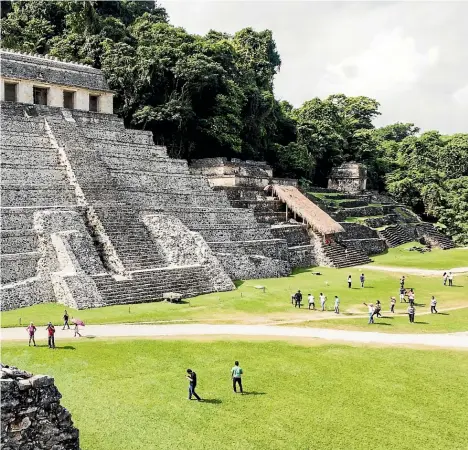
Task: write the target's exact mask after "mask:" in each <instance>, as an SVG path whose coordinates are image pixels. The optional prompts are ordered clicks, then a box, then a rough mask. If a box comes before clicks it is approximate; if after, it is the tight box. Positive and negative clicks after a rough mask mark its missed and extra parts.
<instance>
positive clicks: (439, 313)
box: [436, 312, 450, 316]
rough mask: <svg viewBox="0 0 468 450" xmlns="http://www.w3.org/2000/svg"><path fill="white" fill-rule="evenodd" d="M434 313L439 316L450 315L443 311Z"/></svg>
mask: <svg viewBox="0 0 468 450" xmlns="http://www.w3.org/2000/svg"><path fill="white" fill-rule="evenodd" d="M436 314H438V315H439V316H450V314H449V313H444V312H438V313H436Z"/></svg>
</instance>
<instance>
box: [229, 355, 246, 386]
mask: <svg viewBox="0 0 468 450" xmlns="http://www.w3.org/2000/svg"><path fill="white" fill-rule="evenodd" d="M243 373H244V371H243V370H242V369H241V368H240V367H239V361H236V362H235V363H234V367H233V368H232V369H231V378H232V389H233V390H234V393H236V394H237V389H236V386H237V385H239V389H240V393H241V394H243V393H244V391H243V389H242V375H243Z"/></svg>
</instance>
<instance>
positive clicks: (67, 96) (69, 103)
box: [63, 91, 75, 109]
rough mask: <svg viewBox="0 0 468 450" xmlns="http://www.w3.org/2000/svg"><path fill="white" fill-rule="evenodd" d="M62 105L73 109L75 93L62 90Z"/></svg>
mask: <svg viewBox="0 0 468 450" xmlns="http://www.w3.org/2000/svg"><path fill="white" fill-rule="evenodd" d="M63 107H64V108H67V109H73V108H74V107H75V93H74V92H72V91H63Z"/></svg>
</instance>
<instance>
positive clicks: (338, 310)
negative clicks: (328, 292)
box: [335, 295, 340, 314]
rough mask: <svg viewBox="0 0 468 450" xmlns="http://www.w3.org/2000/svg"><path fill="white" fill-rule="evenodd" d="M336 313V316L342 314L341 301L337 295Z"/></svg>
mask: <svg viewBox="0 0 468 450" xmlns="http://www.w3.org/2000/svg"><path fill="white" fill-rule="evenodd" d="M335 313H336V314H339V313H340V299H339V298H338V296H337V295H335Z"/></svg>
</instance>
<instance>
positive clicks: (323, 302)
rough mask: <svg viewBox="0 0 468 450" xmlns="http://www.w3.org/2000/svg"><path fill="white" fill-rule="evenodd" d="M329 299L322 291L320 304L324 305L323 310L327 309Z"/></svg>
mask: <svg viewBox="0 0 468 450" xmlns="http://www.w3.org/2000/svg"><path fill="white" fill-rule="evenodd" d="M326 301H327V297H325V295H323V293H322V292H320V306H321V307H322V311H325V302H326Z"/></svg>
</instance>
